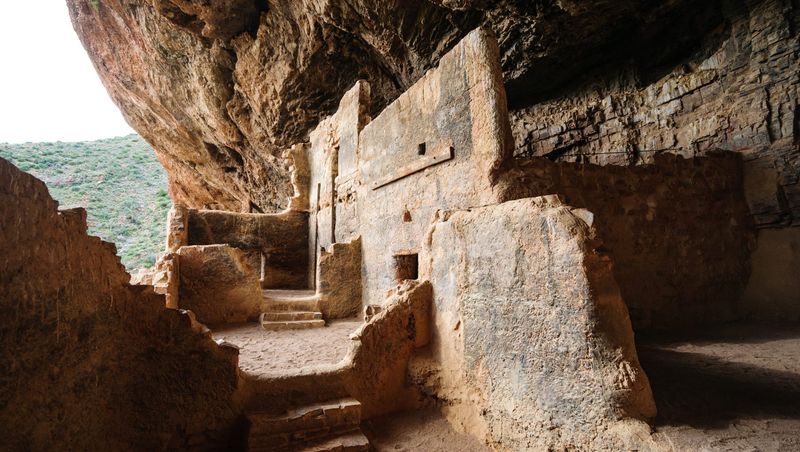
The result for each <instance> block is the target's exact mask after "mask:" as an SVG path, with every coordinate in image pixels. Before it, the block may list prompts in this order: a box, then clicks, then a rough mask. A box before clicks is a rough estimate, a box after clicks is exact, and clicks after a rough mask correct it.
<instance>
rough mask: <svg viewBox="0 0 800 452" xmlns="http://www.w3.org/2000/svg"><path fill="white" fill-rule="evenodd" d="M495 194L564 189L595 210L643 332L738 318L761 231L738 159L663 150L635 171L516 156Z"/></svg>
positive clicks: (508, 196) (636, 324)
mask: <svg viewBox="0 0 800 452" xmlns="http://www.w3.org/2000/svg"><path fill="white" fill-rule="evenodd" d="M499 188H500V189H501V190H502V192H503V195H502V196H503V199H519V198H526V197H531V196H540V195H546V194H550V193H558V194H560V195H563V196H564V198H565V199H566V200H567V202H569V203H570V205H573V206H576V207H583V208H586V209H588V210H590V211H591V212H592V213H593V215H594V223H595V227H596V228H597V230H598V232H599V233H600V235H601V236H602V237H603V238H604V242H605V247H606V248H607V250H608V252H610V253H611V254H612V255H613V256H614V261H615V267H614V276H615V279H616V281H617V283H618V284H619V287H620V290H621V291H622V297H623V299H625V301H626V303H627V305H628V309H629V310H630V313H631V318H632V320H633V325H634V327H636V328H637V329H639V328H676V327H683V326H689V325H694V324H706V323H715V322H722V321H727V320H732V319H735V318H738V317H740V316H741V314H742V313H741V311H740V309H739V306H738V304H739V300H740V298H741V296H742V293H743V290H744V287H745V284H746V283H747V280H748V277H749V274H750V261H749V258H750V251H751V249H752V248H753V247H754V245H755V235H754V231H753V229H752V220H751V218H750V215H749V212H748V208H747V204H746V202H745V199H744V192H743V190H742V162H741V158H739V156H738V155H735V154H731V153H727V154H723V153H721V154H716V155H708V156H706V157H698V158H694V159H684V158H682V157H680V156H675V155H670V154H661V155H657V156H655V158H654V160H653V163H652V164H650V165H639V166H616V165H606V166H600V165H593V164H580V163H569V162H563V163H554V162H551V161H550V160H548V159H541V158H532V159H515V160H513V161H512V162H510V164H509V169H508V170H507V172H505V173H504V174H503V176H502V177H501V180H500V182H499Z"/></svg>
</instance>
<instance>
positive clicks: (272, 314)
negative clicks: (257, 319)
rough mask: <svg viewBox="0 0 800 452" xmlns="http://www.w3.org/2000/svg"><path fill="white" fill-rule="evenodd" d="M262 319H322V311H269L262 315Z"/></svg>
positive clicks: (286, 320) (283, 320)
mask: <svg viewBox="0 0 800 452" xmlns="http://www.w3.org/2000/svg"><path fill="white" fill-rule="evenodd" d="M261 319H262V321H265V320H266V321H270V322H291V321H295V320H321V319H322V313H321V312H313V311H268V312H265V313H264V314H263V315H262V316H261Z"/></svg>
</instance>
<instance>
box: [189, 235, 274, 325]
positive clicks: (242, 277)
mask: <svg viewBox="0 0 800 452" xmlns="http://www.w3.org/2000/svg"><path fill="white" fill-rule="evenodd" d="M178 256H179V259H178V262H179V263H180V290H179V293H180V295H179V298H178V306H179V307H181V308H183V309H189V310H191V311H192V312H193V313H194V314H195V315H196V316H197V319H198V320H199V321H201V322H203V323H208V324H221V323H237V322H246V321H248V320H251V321H252V320H254V319H256V318H257V317H258V315H259V314H260V313H261V299H262V298H263V295H262V293H261V284H260V281H259V278H258V273H257V272H256V269H254V268H252V267H251V266H250V264H248V263H247V261H246V260H245V256H244V253H242V251H240V250H238V249H236V248H233V247H230V246H227V245H207V246H184V247H182V248H181V249H179V250H178Z"/></svg>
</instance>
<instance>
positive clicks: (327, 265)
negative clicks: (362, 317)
mask: <svg viewBox="0 0 800 452" xmlns="http://www.w3.org/2000/svg"><path fill="white" fill-rule="evenodd" d="M329 249H330V251H327V250H322V251H321V252H320V255H319V266H318V267H317V294H318V295H319V307H320V311H321V312H322V315H323V316H324V317H325V319H327V320H330V319H340V318H347V317H356V316H358V315H359V314H360V313H361V307H362V303H361V239H360V238H358V239H355V240H353V241H352V242H348V243H334V244H332V245H330V247H329Z"/></svg>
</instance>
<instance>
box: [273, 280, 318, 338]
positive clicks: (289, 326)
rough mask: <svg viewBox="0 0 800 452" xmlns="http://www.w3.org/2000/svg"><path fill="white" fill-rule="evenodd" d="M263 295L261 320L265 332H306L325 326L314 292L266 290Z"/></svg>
mask: <svg viewBox="0 0 800 452" xmlns="http://www.w3.org/2000/svg"><path fill="white" fill-rule="evenodd" d="M263 293H264V301H263V303H262V304H261V316H260V318H259V320H260V321H261V326H262V327H263V328H264V329H265V330H269V331H284V330H304V329H309V328H321V327H324V326H325V320H323V319H322V313H321V312H320V310H319V299H318V298H317V296H316V294H315V293H314V291H311V290H264V292H263Z"/></svg>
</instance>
